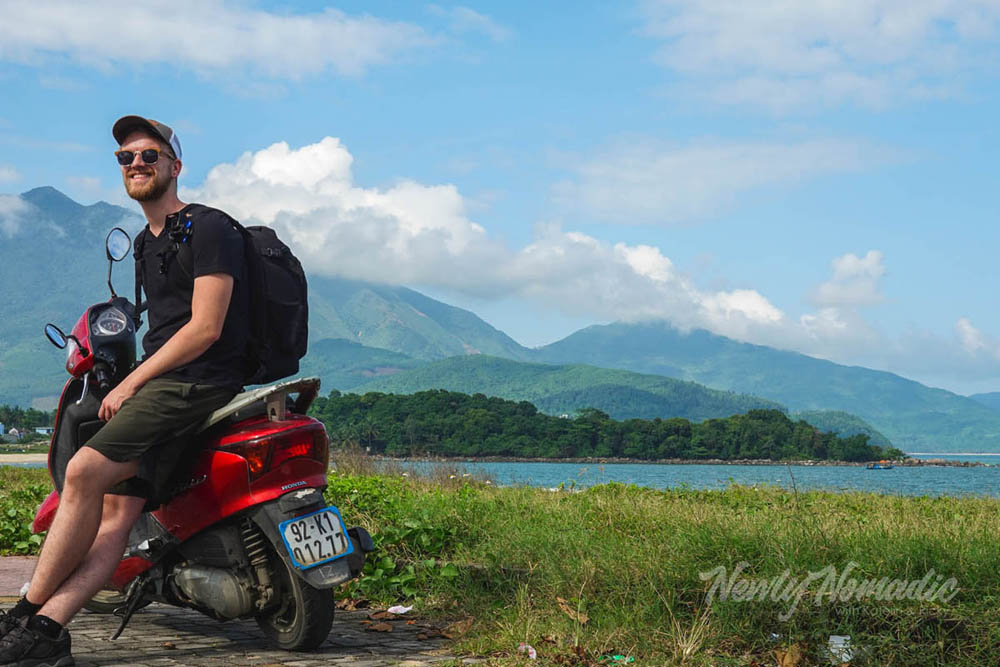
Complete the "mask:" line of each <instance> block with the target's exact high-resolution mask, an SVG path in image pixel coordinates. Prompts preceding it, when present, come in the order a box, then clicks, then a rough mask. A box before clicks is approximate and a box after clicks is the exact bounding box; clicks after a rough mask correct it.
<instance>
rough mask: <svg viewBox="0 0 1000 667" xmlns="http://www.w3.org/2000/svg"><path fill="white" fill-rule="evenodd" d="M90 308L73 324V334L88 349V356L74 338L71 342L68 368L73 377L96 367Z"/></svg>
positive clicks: (67, 359) (67, 360)
mask: <svg viewBox="0 0 1000 667" xmlns="http://www.w3.org/2000/svg"><path fill="white" fill-rule="evenodd" d="M88 322H90V308H88V309H87V310H85V311H83V315H81V316H80V319H78V320H77V321H76V324H75V325H74V326H73V332H72V333H73V335H74V336H75V337H76V339H77V340H78V341H80V345H82V346H83V347H84V348H86V349H87V356H83V353H82V352H81V350H80V346H78V345H76V344H75V343H74V342H73V341H72V340H71V341H70V342H69V344H70V346H71V347H70V348H69V353H68V354H67V355H66V370H67V371H69V374H70V375H72V376H73V377H80V376H81V375H83V374H84V373H86V372H87V371H89V370H90V369H91V368H93V367H94V355H93V351H92V350H91V349H90V326H89V324H88Z"/></svg>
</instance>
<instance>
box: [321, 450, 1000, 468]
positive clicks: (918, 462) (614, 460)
mask: <svg viewBox="0 0 1000 667" xmlns="http://www.w3.org/2000/svg"><path fill="white" fill-rule="evenodd" d="M336 455H337V452H335V451H334V452H331V454H330V460H331V461H334V462H335V461H336ZM371 458H372V459H374V460H376V461H390V462H397V463H407V462H414V461H415V462H421V463H573V464H577V465H580V464H583V465H620V464H630V465H743V466H746V465H750V466H784V465H793V466H813V467H819V466H844V467H854V468H864V467H865V466H866V465H868V464H869V463H874V461H863V462H854V461H827V460H802V461H779V460H774V459H655V460H649V459H630V458H620V457H610V456H609V457H601V458H593V457H583V458H579V457H575V458H565V459H553V458H532V459H529V458H519V457H516V456H479V457H474V456H405V457H397V456H383V455H375V456H372V457H371ZM887 462H888V463H891V464H892V465H893V466H894V467H897V468H920V467H926V466H943V467H951V468H980V467H982V468H989V467H992V466H993V465H995V464H990V463H983V462H981V461H953V460H948V459H938V458H934V459H906V460H902V461H900V460H893V461H887Z"/></svg>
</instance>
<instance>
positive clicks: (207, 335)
mask: <svg viewBox="0 0 1000 667" xmlns="http://www.w3.org/2000/svg"><path fill="white" fill-rule="evenodd" d="M232 296H233V277H232V276H230V275H228V274H226V273H211V274H208V275H205V276H198V277H197V278H195V279H194V292H193V294H192V296H191V320H190V321H189V322H188V323H187V324H185V325H184V326H182V327H181V328H180V329H178V330H177V333H175V334H174V335H173V336H171V337H170V338H169V339H168V340H167V342H166V343H164V344H163V346H162V347H161V348H160V349H159V350H157V351H156V353H155V354H153V355H152V356H151V357H149V359H146V360H145V361H144V362H142V363H141V364H139V366H138V367H137V368H136V369H135V370H134V371H132V372H131V373H129V374H128V376H127V377H126V378H125V379H124V380H122V381H121V384H119V385H118V386H117V387H115V388H114V389H112V390H111V391H110V392H108V395H107V396H105V397H104V401H102V402H101V409H100V411H99V412H98V417H100V418H101V419H102V420H104V421H108V420H109V419H111V418H112V417H113V416H114V415H115V413H116V412H118V410H119V409H120V408H121V406H122V403H123V402H124V401H125V400H126V399H127V398H130V397H132V396H133V395H134V394H135V393H136V392H137V391H139V389H140V388H141V387H142V386H143V385H144V384H146V383H147V382H149V381H150V380H152V379H153V378H155V377H159V376H160V375H162V374H164V373H166V372H167V371H169V370H172V369H174V368H177V367H178V366H181V365H183V364H186V363H187V362H189V361H193V360H195V359H197V358H198V357H200V356H201V355H202V354H204V353H205V351H206V350H208V348H210V347H211V346H212V343H214V342H215V341H217V340H219V336H221V335H222V326H223V325H224V324H225V322H226V312H227V311H228V310H229V301H230V299H231V298H232Z"/></svg>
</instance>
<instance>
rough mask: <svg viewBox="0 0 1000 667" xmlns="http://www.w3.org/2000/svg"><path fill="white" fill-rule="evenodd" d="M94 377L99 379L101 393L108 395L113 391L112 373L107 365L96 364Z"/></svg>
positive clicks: (98, 384)
mask: <svg viewBox="0 0 1000 667" xmlns="http://www.w3.org/2000/svg"><path fill="white" fill-rule="evenodd" d="M94 376H95V377H96V378H97V386H98V387H99V388H100V390H101V393H102V394H106V393H107V392H108V390H109V389H111V373H110V372H109V370H108V366H107V364H103V363H96V364H94Z"/></svg>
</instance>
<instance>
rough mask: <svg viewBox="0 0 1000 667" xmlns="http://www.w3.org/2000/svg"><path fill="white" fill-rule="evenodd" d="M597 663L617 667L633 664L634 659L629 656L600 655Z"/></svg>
mask: <svg viewBox="0 0 1000 667" xmlns="http://www.w3.org/2000/svg"><path fill="white" fill-rule="evenodd" d="M597 662H607V663H612V664H617V665H625V664H628V663H630V662H635V658H633V657H632V656H630V655H617V654H616V655H602V656H601V657H600V658H598V659H597Z"/></svg>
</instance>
